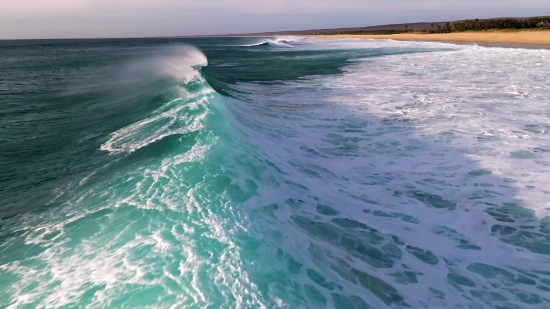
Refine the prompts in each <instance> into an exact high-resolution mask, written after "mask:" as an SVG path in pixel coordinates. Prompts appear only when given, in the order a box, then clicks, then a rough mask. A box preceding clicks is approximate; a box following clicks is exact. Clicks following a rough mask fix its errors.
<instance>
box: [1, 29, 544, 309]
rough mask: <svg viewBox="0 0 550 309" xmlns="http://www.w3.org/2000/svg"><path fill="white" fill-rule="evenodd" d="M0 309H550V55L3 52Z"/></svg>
mask: <svg viewBox="0 0 550 309" xmlns="http://www.w3.org/2000/svg"><path fill="white" fill-rule="evenodd" d="M0 72H1V73H0V308H338V309H348V308H349V309H364V308H502V309H504V308H506V309H512V308H514V309H515V308H548V307H550V202H549V197H550V135H549V133H550V51H549V50H533V49H531V50H529V49H522V48H496V47H491V48H488V47H480V46H476V45H453V44H443V43H428V42H396V41H391V40H351V39H332V38H331V39H321V38H297V37H289V38H203V39H120V40H114V39H113V40H42V41H2V42H0Z"/></svg>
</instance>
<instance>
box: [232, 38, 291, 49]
mask: <svg viewBox="0 0 550 309" xmlns="http://www.w3.org/2000/svg"><path fill="white" fill-rule="evenodd" d="M298 44H301V42H300V39H299V38H277V39H272V40H271V39H267V40H265V41H261V42H258V43H253V44H245V45H237V46H239V47H257V46H271V47H279V48H291V47H294V45H298Z"/></svg>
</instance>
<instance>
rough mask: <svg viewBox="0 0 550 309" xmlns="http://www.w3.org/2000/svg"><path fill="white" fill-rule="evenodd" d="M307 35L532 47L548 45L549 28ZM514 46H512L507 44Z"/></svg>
mask: <svg viewBox="0 0 550 309" xmlns="http://www.w3.org/2000/svg"><path fill="white" fill-rule="evenodd" d="M306 36H308V37H333V38H361V39H378V40H388V39H389V40H397V41H430V42H447V43H457V44H466V43H485V44H487V45H491V44H495V45H493V46H499V47H503V46H501V45H502V44H512V45H527V46H532V47H533V48H549V47H550V30H542V31H521V32H520V31H515V32H453V33H434V34H420V33H399V34H380V35H373V34H333V35H326V34H320V35H306ZM509 47H514V46H509Z"/></svg>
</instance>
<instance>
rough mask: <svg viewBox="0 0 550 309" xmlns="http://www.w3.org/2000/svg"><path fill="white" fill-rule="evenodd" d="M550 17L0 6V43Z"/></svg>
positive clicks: (338, 1)
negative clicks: (9, 41)
mask: <svg viewBox="0 0 550 309" xmlns="http://www.w3.org/2000/svg"><path fill="white" fill-rule="evenodd" d="M541 15H550V0H522V1H518V0H445V1H443V0H439V1H437V0H72V1H69V0H0V39H31V38H103V37H149V36H185V35H208V34H236V33H252V32H265V31H283V30H306V29H319V28H336V27H359V26H372V25H379V24H390V23H413V22H423V21H428V22H434V21H435V22H436V21H447V20H457V19H469V18H490V17H523V16H541Z"/></svg>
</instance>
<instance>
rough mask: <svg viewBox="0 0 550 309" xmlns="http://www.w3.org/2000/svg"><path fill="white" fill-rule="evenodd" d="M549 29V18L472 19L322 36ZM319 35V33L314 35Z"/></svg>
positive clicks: (342, 32)
mask: <svg viewBox="0 0 550 309" xmlns="http://www.w3.org/2000/svg"><path fill="white" fill-rule="evenodd" d="M545 29H550V17H532V18H524V19H518V18H496V19H472V20H462V21H455V22H446V23H441V24H440V23H432V24H431V28H429V29H411V28H409V25H403V27H402V28H401V29H392V30H384V29H378V30H357V31H339V32H330V33H323V34H357V35H388V34H400V33H451V32H466V31H497V30H499V31H505V30H511V31H522V30H545ZM315 34H321V33H315Z"/></svg>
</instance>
